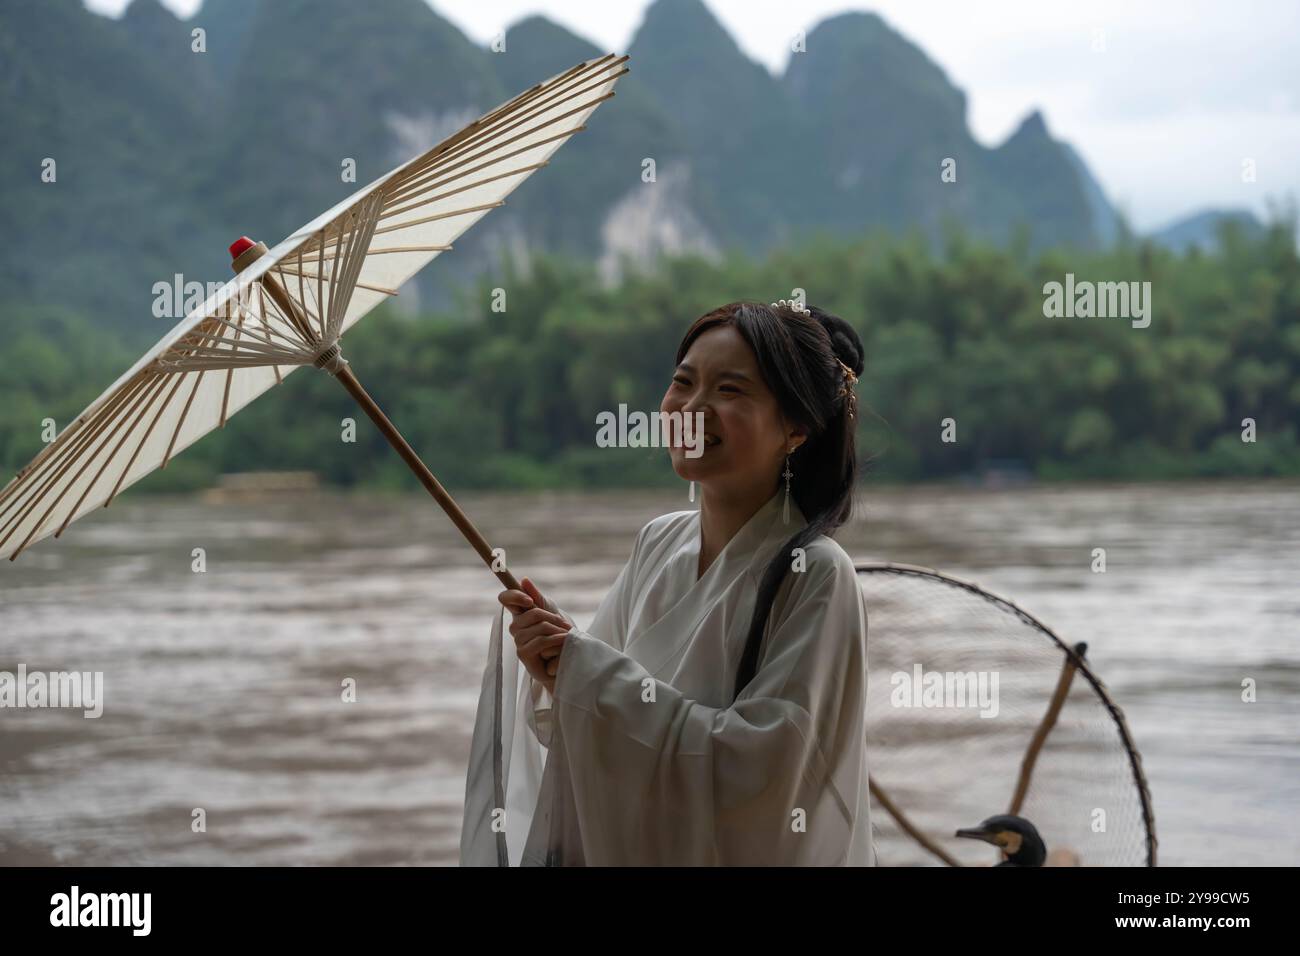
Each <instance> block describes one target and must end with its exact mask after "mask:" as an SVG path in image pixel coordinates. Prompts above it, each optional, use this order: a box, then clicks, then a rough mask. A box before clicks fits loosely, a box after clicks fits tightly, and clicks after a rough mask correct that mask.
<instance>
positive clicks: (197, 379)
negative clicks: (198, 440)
mask: <svg viewBox="0 0 1300 956" xmlns="http://www.w3.org/2000/svg"><path fill="white" fill-rule="evenodd" d="M206 374H208V373H207V371H206V370H205V369H199V370H198V374H197V375H196V376H194V387H193V388H191V389H190V394H189V396H188V397H187V398H186V399H185V407H184V408H182V409H181V414H180V417H179V418H178V419H176V428H175V429H173V430H172V437H171V440H170V441H169V442H167V453H166V454H164V455H163V460H162V464H161V465H159V466H158V467H159V468H166V467H167V462H169V461H171V460H172V450H173V449H175V447H176V439H177V438H178V437H179V436H180V433H181V426H182V425H184V424H185V418H186V416H188V415H189V413H190V406H191V405H192V404H193V403H194V395H195V393H196V392H198V390H199V386H200V385H201V384H203V376H204V375H206Z"/></svg>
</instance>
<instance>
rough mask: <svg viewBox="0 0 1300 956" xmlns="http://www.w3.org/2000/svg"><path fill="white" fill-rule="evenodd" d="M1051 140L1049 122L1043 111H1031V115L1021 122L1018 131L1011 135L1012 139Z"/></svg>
mask: <svg viewBox="0 0 1300 956" xmlns="http://www.w3.org/2000/svg"><path fill="white" fill-rule="evenodd" d="M1019 138H1024V139H1051V138H1052V134H1051V133H1049V132H1048V131H1047V120H1046V119H1045V118H1044V117H1043V112H1042V110H1038V109H1035V110H1031V111H1030V113H1029V115H1028V116H1026V117H1025V118H1024V119H1022V120H1021V121H1020V125H1019V126H1017V127H1016V131H1015V132H1014V133H1012V134H1011V137H1010V139H1013V140H1014V139H1019Z"/></svg>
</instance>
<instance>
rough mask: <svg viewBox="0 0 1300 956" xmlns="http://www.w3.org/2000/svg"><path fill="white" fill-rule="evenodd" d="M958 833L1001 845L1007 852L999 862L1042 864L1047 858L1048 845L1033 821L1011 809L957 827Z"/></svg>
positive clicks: (1023, 864)
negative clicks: (977, 822) (970, 824)
mask: <svg viewBox="0 0 1300 956" xmlns="http://www.w3.org/2000/svg"><path fill="white" fill-rule="evenodd" d="M956 835H957V836H959V837H969V838H970V839H972V840H983V841H984V842H985V843H991V844H993V845H994V846H995V847H998V848H999V849H1000V850H1001V851H1002V852H1003V853H1005V854H1006V855H1007V858H1006V859H1005V860H1003V861H1002V862H1001V863H999V864H997V865H998V866H1042V865H1043V861H1044V860H1046V859H1047V846H1046V844H1044V843H1043V838H1042V837H1040V836H1039V835H1038V830H1036V829H1035V828H1034V825H1033V824H1032V823H1030V822H1029V821H1028V820H1026V819H1025V818H1024V817H1017V816H1013V815H1011V814H1009V813H1003V814H1000V815H998V816H996V817H989V818H988V819H987V820H985V821H984V822H983V823H981V824H980V825H979V826H978V827H974V828H971V829H967V830H958V831H957V834H956Z"/></svg>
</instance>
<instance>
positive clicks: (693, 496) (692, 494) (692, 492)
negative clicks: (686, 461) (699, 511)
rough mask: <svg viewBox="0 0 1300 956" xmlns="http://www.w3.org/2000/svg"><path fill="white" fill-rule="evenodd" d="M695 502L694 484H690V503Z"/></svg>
mask: <svg viewBox="0 0 1300 956" xmlns="http://www.w3.org/2000/svg"><path fill="white" fill-rule="evenodd" d="M694 500H695V482H694V481H692V482H691V501H694Z"/></svg>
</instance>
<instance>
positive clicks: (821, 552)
mask: <svg viewBox="0 0 1300 956" xmlns="http://www.w3.org/2000/svg"><path fill="white" fill-rule="evenodd" d="M783 496H784V489H782V490H781V491H780V492H778V493H777V494H776V495H774V496H773V497H772V498H771V499H770V500H769V501H768V502H767V503H766V504H765V505H763V506H762V507H761V508H760V509H759V510H758V511H757V512H756V513H755V514H754V515H753V517H751V518H750V520H749V521H748V522H747V523H746V524H745V526H744V527H743V528H741V529H740V531H738V532H737V533H736V535H735V536H734V537H733V538H732V539H731V541H729V542H728V543H727V545H726V547H725V548H723V550H722V552H721V553H720V554H719V555H718V556H717V557H716V558H715V560H714V561H713V563H712V564H711V565H710V566H709V567H708V569H707V570H706V571H705V573H704V574H703V576H701V577H699V578H698V580H697V573H698V560H699V554H700V520H699V512H698V511H680V512H674V513H672V514H667V515H662V516H660V517H658V518H655V519H654V520H652V521H650V522H649V523H648V524H647V525H645V527H643V528H642V529H641V531H640V532H639V533H638V535H637V538H636V544H635V546H634V548H633V551H632V555H631V557H630V558H629V560H628V562H627V564H626V565H625V566H624V568H623V570H622V571H621V572H620V573H619V575H618V579H617V580H616V581H615V582H614V586H613V587H612V588H611V589H610V591H609V593H608V594H607V595H606V596H605V599H604V600H603V601H602V603H601V605H600V607H599V609H598V610H597V611H596V615H595V617H594V619H593V620H592V622H591V625H590V627H588V628H586V629H581V628H578V627H577V626H576V623H574V622H573V621H572V618H570V617H569V615H567V614H565V613H564V612H563V611H561V610H559V609H558V608H557V607H556V606H555V603H554V602H553V601H551V600H550V599H549V598H548V599H547V602H548V605H549V606H550V609H551V610H552V611H555V612H557V613H560V614H562V615H563V616H564V617H565V618H566V619H568V620H569V621H570V622H571V623H574V627H573V628H572V629H571V630H570V631H569V633H568V636H567V638H566V639H565V643H564V649H563V652H562V653H561V655H560V665H559V669H558V671H557V673H556V680H555V690H554V695H553V696H552V694H551V693H550V692H548V691H547V690H546V689H545V687H544V686H543V685H542V684H541V683H539V682H537V681H535V680H533V678H532V677H531V676H530V675H529V674H528V672H527V670H526V669H525V668H524V667H523V665H522V664H521V663H520V662H519V658H518V656H517V654H516V653H515V646H514V642H513V639H512V638H510V636H509V633H508V631H504V628H503V626H502V621H503V618H504V616H505V614H507V613H508V612H507V611H505V610H504V609H502V610H501V612H500V613H498V614H497V615H496V617H495V621H494V624H493V628H492V636H491V641H490V647H489V652H488V666H487V669H486V671H485V673H484V676H483V684H482V691H481V694H480V697H479V705H478V713H477V717H476V721H475V727H474V737H473V743H472V745H471V753H470V761H469V771H468V775H467V779H466V787H465V815H464V821H463V824H462V830H461V844H460V853H461V856H460V862H461V864H462V865H478V866H483V865H488V866H490V865H512V866H514V865H561V866H573V865H587V866H610V865H858V866H874V865H876V864H877V860H876V854H875V846H874V842H873V839H872V830H871V813H870V804H869V797H868V792H867V779H868V778H867V760H866V749H865V727H864V720H865V710H866V680H867V660H866V653H867V643H866V641H867V617H866V607H865V604H864V600H863V596H862V591H861V588H860V587H859V585H858V580H857V574H856V572H855V571H854V568H853V562H852V560H851V559H850V558H849V556H848V555H847V554H846V553H845V552H844V550H843V549H842V548H841V547H840V546H839V545H838V544H837V543H836V542H835V541H833V540H832V539H830V538H828V537H826V536H824V535H823V536H819V537H818V538H816V539H814V540H813V541H812V542H811V543H810V544H809V545H808V547H807V548H806V549H805V555H804V558H803V566H804V569H803V570H800V571H794V570H792V571H790V572H789V573H787V575H786V577H785V580H784V582H783V583H782V586H781V588H780V589H779V590H778V592H777V596H776V600H775V601H774V603H773V607H772V613H771V617H770V619H769V622H768V627H767V630H766V631H765V635H764V641H763V644H762V647H761V649H760V656H759V663H758V670H757V673H756V675H755V677H754V679H753V680H752V681H751V682H750V684H749V686H747V687H746V688H745V689H744V691H743V692H742V693H741V695H740V696H739V698H737V699H736V700H735V701H734V702H733V701H732V692H733V685H734V681H735V677H736V672H737V669H738V667H739V663H740V657H741V654H742V652H743V649H744V642H745V636H746V633H747V631H748V627H749V622H750V616H751V614H752V612H753V608H754V601H755V598H756V595H757V590H758V584H759V581H760V579H761V577H762V574H763V570H764V568H765V567H766V566H767V563H768V561H769V560H770V559H771V558H772V557H773V556H774V555H775V554H776V552H777V550H778V549H779V548H781V546H782V544H783V543H784V542H785V541H786V540H788V539H789V538H790V537H791V536H792V535H793V534H794V533H795V532H796V531H797V530H799V529H800V528H802V527H803V526H804V525H805V524H806V519H805V517H804V516H803V515H802V514H801V513H800V512H799V509H798V508H797V507H796V506H794V503H793V502H791V508H790V523H789V524H785V523H783V522H782V520H781V505H782V499H783ZM790 560H791V561H792V562H794V561H795V560H796V559H795V557H794V556H791V558H790ZM503 632H504V635H505V636H504V640H503Z"/></svg>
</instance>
